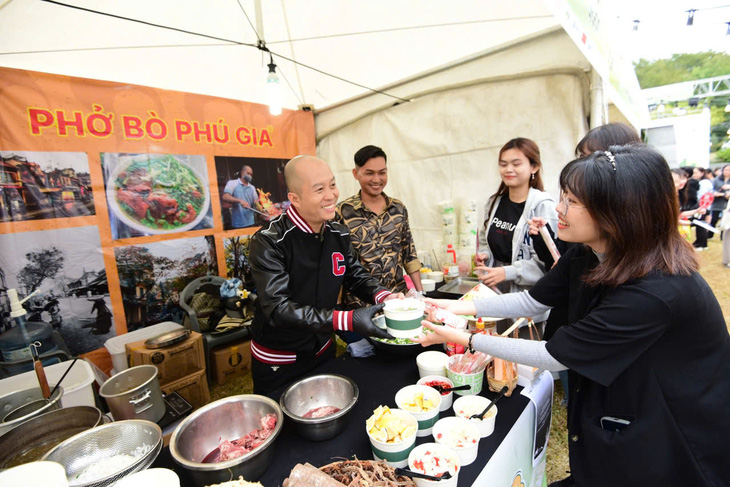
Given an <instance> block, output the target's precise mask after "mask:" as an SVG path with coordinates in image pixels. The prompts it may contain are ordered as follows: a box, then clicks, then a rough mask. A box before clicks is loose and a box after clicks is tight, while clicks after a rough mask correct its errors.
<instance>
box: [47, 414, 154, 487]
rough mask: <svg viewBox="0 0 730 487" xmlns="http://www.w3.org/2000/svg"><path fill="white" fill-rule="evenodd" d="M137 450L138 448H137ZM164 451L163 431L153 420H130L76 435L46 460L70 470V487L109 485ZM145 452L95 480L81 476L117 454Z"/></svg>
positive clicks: (49, 453)
mask: <svg viewBox="0 0 730 487" xmlns="http://www.w3.org/2000/svg"><path fill="white" fill-rule="evenodd" d="M135 450H136V451H135ZM161 450H162V430H161V429H160V427H159V426H157V425H156V424H155V423H152V422H151V421H144V420H141V419H130V420H126V421H117V422H114V423H110V424H106V425H103V426H98V427H96V428H92V429H90V430H87V431H84V432H82V433H79V434H77V435H76V436H72V437H71V438H69V439H68V440H66V441H64V442H63V443H61V444H59V445H58V446H56V447H55V448H53V449H52V450H51V451H49V452H48V453H47V454H46V455H45V456H44V457H43V460H47V461H51V462H57V463H60V464H61V465H63V468H64V469H66V477H67V478H68V482H69V485H70V487H107V486H110V485H113V484H114V483H115V482H117V481H119V480H120V479H122V478H123V477H126V476H127V475H130V474H132V473H134V472H139V471H140V470H145V469H146V468H148V467H149V466H150V465H152V463H153V462H154V461H155V459H156V458H157V455H159V453H160V451H161ZM142 451H144V454H142V455H141V456H140V458H138V459H137V460H136V461H135V462H134V463H132V464H131V465H127V466H126V467H123V468H121V469H119V470H118V471H116V472H113V473H109V474H107V475H106V476H104V477H101V478H98V479H94V480H92V481H85V482H82V481H78V480H77V479H78V477H79V476H80V475H81V474H82V473H83V472H84V470H86V469H87V468H89V467H90V466H92V465H95V464H99V463H100V462H102V461H105V460H106V461H107V462H108V461H109V460H108V459H109V458H111V457H113V456H115V455H123V454H126V455H133V456H136V454H137V453H139V452H142Z"/></svg>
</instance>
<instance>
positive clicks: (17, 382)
mask: <svg viewBox="0 0 730 487" xmlns="http://www.w3.org/2000/svg"><path fill="white" fill-rule="evenodd" d="M71 363H72V361H71V360H69V361H67V362H61V363H60V364H53V365H49V366H48V367H43V370H44V371H45V372H46V378H47V379H48V385H49V386H50V387H51V390H53V388H54V387H55V385H56V383H57V382H58V380H59V379H60V378H61V376H62V375H63V374H64V373H65V372H66V369H68V368H69V366H70V365H71ZM92 382H94V372H93V371H92V370H91V366H90V365H89V364H87V363H86V362H84V361H83V360H82V359H79V360H77V361H76V363H75V364H74V366H73V368H71V371H70V372H69V373H68V375H67V376H66V377H65V378H64V379H63V382H62V383H61V387H63V397H62V398H61V407H64V408H70V407H72V406H92V407H95V406H96V404H95V403H94V389H93V388H92V387H91V383H92ZM34 387H40V386H39V385H38V377H37V376H36V374H35V371H34V370H31V371H30V372H23V373H22V374H18V375H14V376H12V377H8V378H7V379H3V380H0V391H2V392H1V393H0V394H5V393H7V392H11V391H22V390H24V389H32V388H34Z"/></svg>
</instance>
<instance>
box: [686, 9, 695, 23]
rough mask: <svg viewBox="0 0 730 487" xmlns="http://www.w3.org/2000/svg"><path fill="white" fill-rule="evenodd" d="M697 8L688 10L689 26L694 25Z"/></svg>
mask: <svg viewBox="0 0 730 487" xmlns="http://www.w3.org/2000/svg"><path fill="white" fill-rule="evenodd" d="M696 11H697V9H696V8H693V9H690V10H687V25H694V23H695V12H696Z"/></svg>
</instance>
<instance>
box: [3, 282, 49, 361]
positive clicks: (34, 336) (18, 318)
mask: <svg viewBox="0 0 730 487" xmlns="http://www.w3.org/2000/svg"><path fill="white" fill-rule="evenodd" d="M33 294H35V293H31V294H29V295H28V296H27V297H26V298H25V299H23V300H22V301H21V300H19V299H18V292H17V291H16V290H15V289H8V299H9V300H10V317H11V318H13V320H14V321H15V326H14V327H13V328H11V329H10V330H8V331H6V332H5V333H3V334H1V335H0V360H2V361H4V362H8V361H12V360H23V359H30V358H31V353H30V348H29V347H30V344H31V343H33V342H35V341H39V342H41V347H40V348H39V350H38V352H39V353H46V352H52V351H55V350H56V349H58V346H57V344H56V342H55V340H54V339H53V328H52V327H51V325H49V324H48V323H44V322H34V321H26V320H25V315H26V314H28V313H27V311H26V310H25V308H23V303H24V302H25V301H27V300H28V299H29V298H30V297H31V296H33ZM18 367H20V368H19V369H18V370H12V371H11V373H18V372H23V371H25V370H32V368H33V364H32V363H29V364H28V365H27V366H18Z"/></svg>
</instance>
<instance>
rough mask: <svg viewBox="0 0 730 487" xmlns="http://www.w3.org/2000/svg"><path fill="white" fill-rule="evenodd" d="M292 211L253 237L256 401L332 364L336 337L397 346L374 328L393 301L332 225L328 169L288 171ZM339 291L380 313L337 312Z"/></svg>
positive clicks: (341, 229) (322, 165)
mask: <svg viewBox="0 0 730 487" xmlns="http://www.w3.org/2000/svg"><path fill="white" fill-rule="evenodd" d="M284 178H285V180H286V185H287V188H288V189H289V193H288V198H289V201H290V202H291V207H290V208H289V209H288V210H287V211H286V213H283V214H282V215H280V216H279V217H277V218H275V219H274V220H272V221H271V222H270V223H269V224H268V225H267V226H265V227H262V228H261V229H260V230H259V231H258V232H256V234H254V236H253V237H251V250H250V262H251V272H252V276H253V280H254V283H255V285H256V292H257V295H258V300H257V301H256V306H255V313H254V319H253V324H252V327H251V332H252V340H251V356H252V361H251V373H252V376H253V382H254V393H256V394H266V393H269V392H271V391H273V390H275V389H277V388H278V387H281V386H283V385H284V384H286V383H289V382H291V381H293V380H294V379H296V378H297V377H300V376H302V375H304V374H306V373H307V372H308V371H310V370H311V369H313V368H314V367H316V366H318V365H320V364H321V363H323V362H325V361H326V360H328V359H330V358H332V357H334V356H335V348H336V347H335V346H333V343H332V332H333V331H355V332H357V333H360V334H361V335H364V336H375V337H380V338H392V337H391V336H390V335H389V334H388V333H387V332H386V331H385V330H381V329H380V328H378V327H377V326H376V325H375V324H373V322H372V317H373V315H374V314H375V313H376V312H378V311H380V310H381V309H382V308H383V305H382V304H380V303H382V302H383V301H385V300H387V299H391V298H395V297H398V296H400V297H402V294H400V295H396V294H392V293H391V292H390V291H388V289H386V288H384V287H383V286H381V285H380V284H379V283H378V281H377V280H376V279H374V278H373V277H371V276H370V275H369V274H368V273H367V271H365V269H363V267H362V266H361V265H360V262H359V261H358V258H357V255H356V254H355V252H354V251H353V249H352V245H351V242H350V233H349V231H348V229H347V227H346V226H344V225H341V224H339V223H336V222H332V221H330V220H332V219H333V218H334V216H335V207H336V204H337V198H338V197H339V194H340V192H339V189H338V188H337V183H336V182H335V177H334V175H333V174H332V171H331V170H330V168H329V166H328V165H327V163H326V162H324V161H323V160H321V159H318V158H316V157H313V156H297V157H295V158H293V159H292V160H290V161H289V162H288V163H287V164H286V167H285V168H284ZM342 285H345V286H347V287H348V289H349V290H351V291H352V292H353V293H354V294H355V295H357V296H358V297H359V298H361V299H362V300H364V301H367V302H374V303H376V306H369V307H365V308H359V309H356V310H352V311H339V310H336V309H335V307H336V305H337V299H338V296H339V292H340V288H341V286H342Z"/></svg>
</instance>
